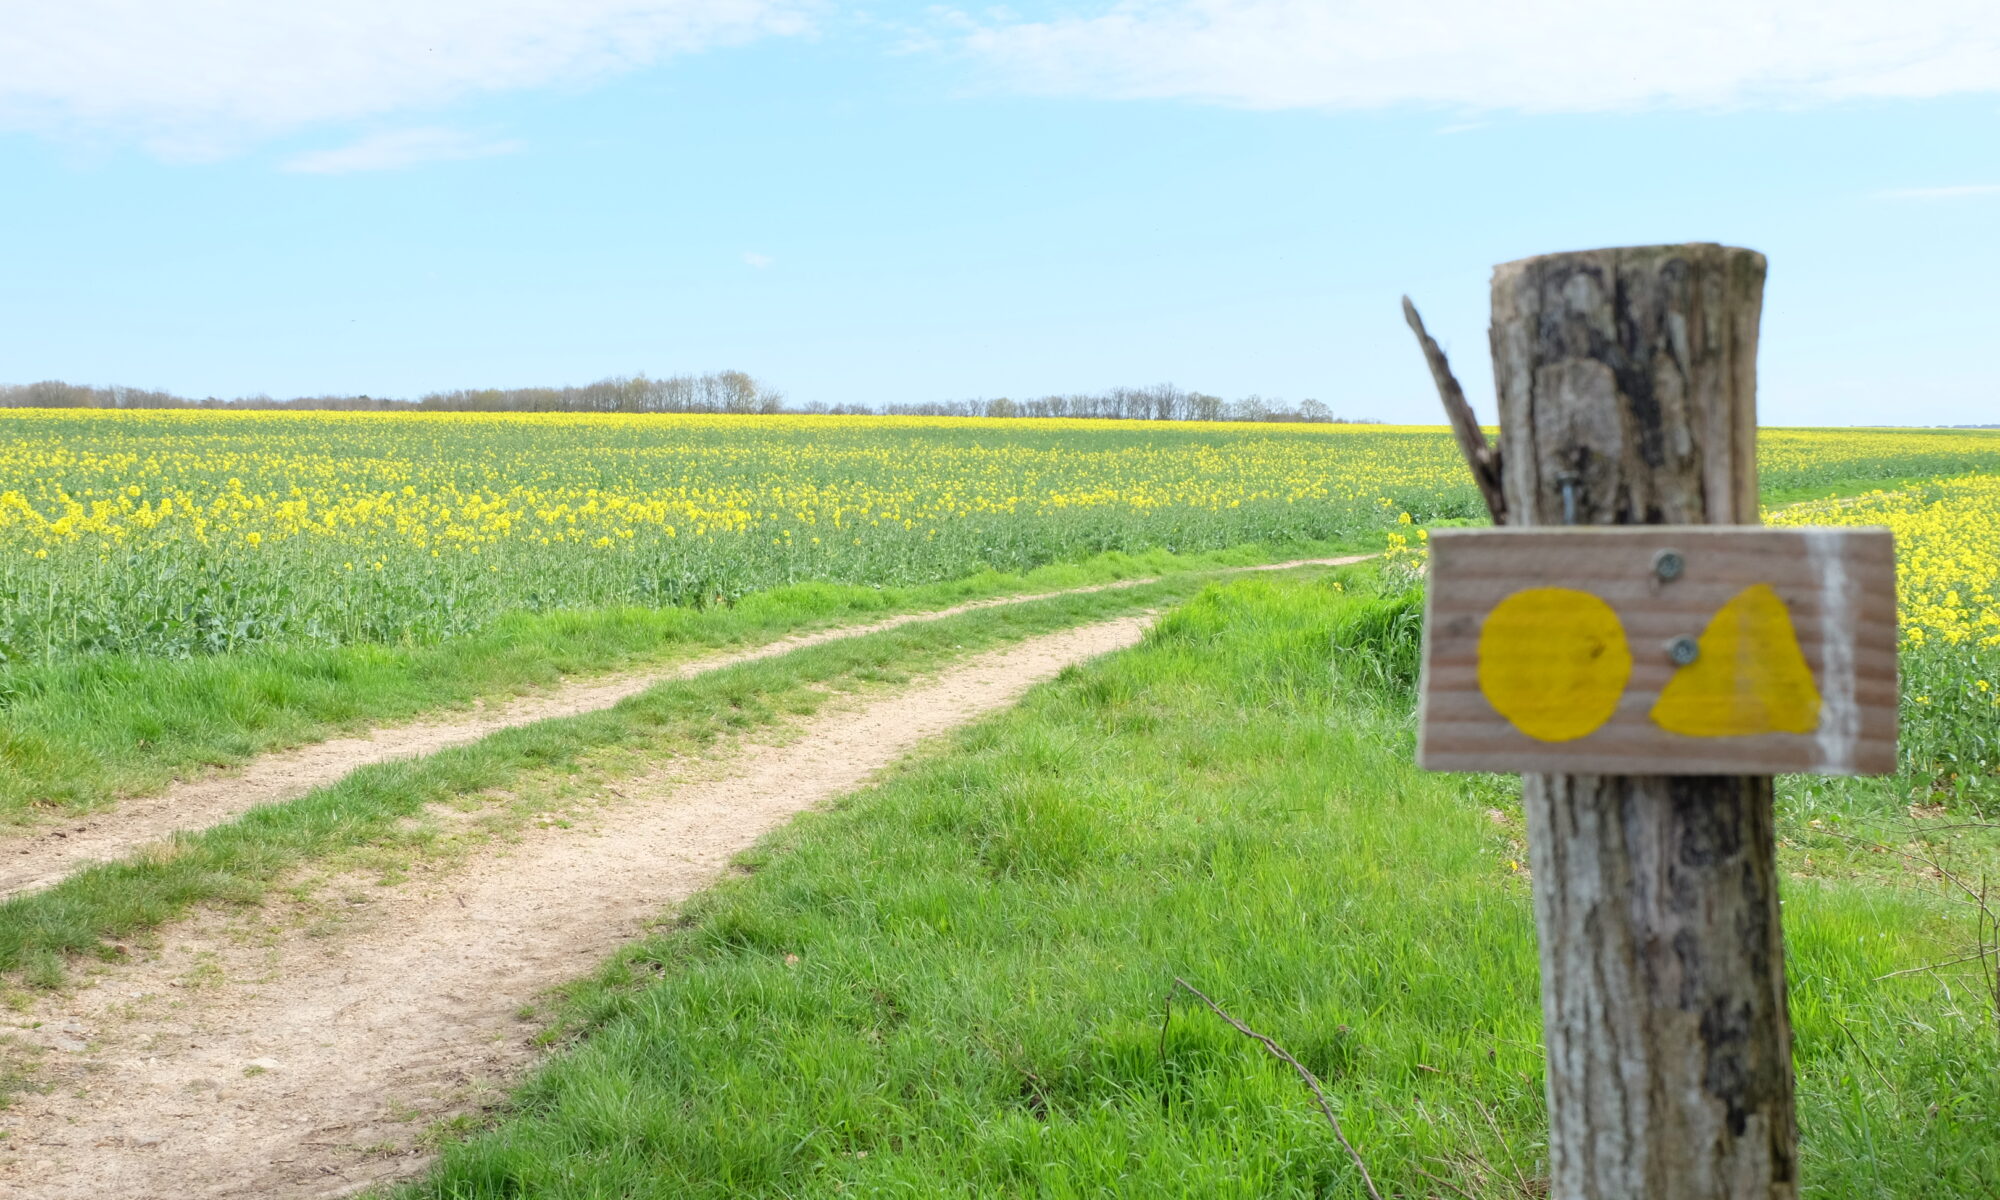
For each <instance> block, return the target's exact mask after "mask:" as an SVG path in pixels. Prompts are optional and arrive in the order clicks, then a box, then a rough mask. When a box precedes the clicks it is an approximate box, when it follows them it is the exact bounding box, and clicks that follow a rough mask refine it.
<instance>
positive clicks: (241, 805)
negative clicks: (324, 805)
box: [0, 554, 1373, 899]
mask: <svg viewBox="0 0 2000 1200" xmlns="http://www.w3.org/2000/svg"><path fill="white" fill-rule="evenodd" d="M1371 557H1373V556H1372V555H1367V554H1356V555H1349V556H1346V557H1342V558H1308V559H1297V560H1294V561H1291V562H1283V563H1269V564H1265V565H1261V566H1255V567H1234V568H1228V569H1226V570H1225V571H1222V572H1217V573H1218V574H1225V573H1227V574H1240V573H1244V572H1250V571H1281V570H1287V569H1289V568H1292V567H1305V566H1340V565H1345V564H1347V563H1354V562H1360V561H1361V560H1363V559H1366V558H1371ZM1152 582H1154V580H1152V579H1132V580H1124V581H1121V582H1118V583H1104V584H1096V585H1093V586H1090V587H1080V588H1069V589H1066V590H1063V591H1056V592H1038V593H1036V594H1034V595H1029V596H1002V597H996V598H994V599H991V600H975V601H972V602H970V603H967V604H960V605H956V606H954V607H952V608H946V609H937V610H933V611H930V612H919V613H906V614H904V615H902V616H896V617H890V618H888V619H886V620H881V621H873V622H870V623H868V624H866V625H849V626H842V627H839V628H835V629H823V630H819V631H816V632H813V633H806V634H799V635H796V636H793V637H786V638H780V639H778V640H777V641H775V642H769V643H767V644H765V645H762V646H756V647H753V648H751V649H748V650H735V651H728V652H725V653H721V654H709V655H703V656H702V657H700V658H697V659H694V660H692V661H689V662H683V663H677V664H675V665H673V666H670V667H662V668H658V669H654V670H645V671H634V672H627V673H624V674H619V675H612V676H606V677H597V678H592V679H584V680H578V681H575V682H570V683H564V684H561V685H559V686H557V687H556V688H554V689H552V690H549V691H546V692H542V693H539V694H537V695H532V696H524V697H520V698H517V699H513V700H509V701H506V702H505V703H502V704H496V705H492V706H487V707H483V708H480V709H475V710H474V711H473V712H471V713H467V714H457V715H453V716H451V717H448V718H445V719H442V720H433V721H420V722H416V723H413V724H407V725H395V726H388V727H385V728H382V729H377V730H375V731H373V732H371V733H368V734H365V735H363V736H360V737H344V738H335V739H333V740H331V741H325V742H315V743H313V744H312V745H308V746H301V747H299V748H297V749H295V750H286V751H282V752H279V753H275V754H269V755H265V756H263V757H261V758H257V759H254V760H252V761H251V762H250V763H249V764H248V765H247V766H245V767H243V768H242V769H241V770H239V771H234V772H231V773H228V774H214V775H207V776H204V777H202V778H199V779H194V780H188V781H184V782H181V783H176V784H174V785H173V786H171V787H169V788H167V789H166V790H165V791H163V792H160V793H158V794H156V795H152V796H145V797H140V798H136V799H131V800H126V801H123V802H121V803H120V804H119V805H118V807H117V808H115V809H111V810H107V811H104V812H98V813H92V814H90V815H88V816H83V817H74V818H71V819H68V820H65V821H63V822H62V823H60V824H56V825H50V826H45V827H41V828H37V829H34V830H32V831H30V832H27V833H24V834H19V835H16V836H14V837H12V838H7V839H4V840H0V899H5V898H6V897H8V896H12V895H16V894H19V893H22V892H31V891H36V890H38V889H40V888H44V887H48V886H51V885H53V884H55V883H56V882H58V881H59V880H61V879H62V878H63V877H64V876H65V875H68V874H69V873H70V872H71V871H74V870H76V869H77V868H79V867H82V866H85V865H88V864H90V863H93V862H104V861H107V860H110V859H117V858H123V857H125V856H126V855H128V854H130V853H132V852H133V851H135V850H137V849H139V848H140V847H141V846H145V845H147V844H149V843H152V842H156V841H159V840H161V839H162V838H165V837H166V836H167V835H169V834H171V833H173V832H174V831H176V830H180V829H205V828H207V827H208V826H211V825H218V824H221V823H223V822H225V821H230V820H234V819H235V818H236V817H238V816H241V815H242V814H243V813H245V812H247V811H249V810H250V809H252V808H255V807H256V806H258V805H260V804H270V803H273V802H275V801H280V800H289V799H291V798H292V797H294V796H301V795H304V794H305V793H307V792H309V791H311V790H312V789H314V788H316V787H319V786H321V785H322V784H328V783H332V782H334V781H335V780H337V779H340V778H341V777H342V776H345V775H346V774H348V773H349V772H350V771H353V770H354V769H355V768H357V767H363V766H367V765H368V764H370V763H378V762H382V761H384V760H387V759H392V758H406V757H411V756H414V755H420V754H429V753H432V752H433V751H437V750H442V749H444V748H445V747H447V746H456V745H460V744H462V743H465V742H473V741H477V740H479V739H480V738H482V737H485V736H486V735H487V734H489V733H492V732H494V731H496V730H499V729H505V728H507V727H509V726H512V725H526V724H529V723H531V722H534V721H541V720H546V719H547V718H550V717H568V716H575V715H576V714H578V713H586V712H592V711H595V710H597V709H600V708H609V707H611V706H612V705H614V704H616V703H618V702H619V701H620V700H623V699H625V698H626V697H627V696H635V695H637V694H639V693H640V692H643V691H645V690H646V689H647V688H650V687H653V686H654V685H656V684H659V683H662V682H665V681H667V680H670V679H686V678H688V677H690V676H693V675H699V674H702V673H704V672H708V671H716V670H720V669H722V668H724V667H730V666H735V665H736V664H738V663H745V662H751V661H754V660H756V659H760V658H770V657H773V656H775V655H779V654H786V653H789V652H790V651H793V650H797V649H800V648H801V647H804V646H815V645H819V644H820V643H822V642H831V641H837V640H839V639H842V638H851V637H862V636H864V635H866V634H870V633H880V632H881V631H883V630H885V629H895V628H897V627H899V626H903V625H909V624H913V623H915V622H918V621H936V620H940V619H942V618H945V617H950V616H956V615H958V614H959V613H964V612H971V611H973V610H975V609H981V608H995V607H999V606H1001V605H1007V604H1026V603H1028V602H1030V601H1034V600H1046V599H1050V598H1051V597H1055V596H1068V595H1079V594H1082V593H1086V592H1103V591H1114V590H1118V589H1122V588H1132V587H1138V586H1140V585H1141V584H1146V583H1152Z"/></svg>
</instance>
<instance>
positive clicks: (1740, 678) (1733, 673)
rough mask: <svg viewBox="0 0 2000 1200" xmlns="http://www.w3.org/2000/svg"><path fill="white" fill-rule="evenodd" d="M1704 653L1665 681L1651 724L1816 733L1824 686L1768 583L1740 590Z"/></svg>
mask: <svg viewBox="0 0 2000 1200" xmlns="http://www.w3.org/2000/svg"><path fill="white" fill-rule="evenodd" d="M1698 645H1699V646H1700V648H1701V653H1700V655H1699V656H1698V657H1697V658H1696V659H1695V661H1694V662H1693V663H1690V664H1689V665H1687V666H1685V667H1682V668H1681V669H1680V670H1679V671H1677V672H1675V673H1674V677H1673V678H1672V679H1670V680H1668V681H1667V686H1666V688H1665V689H1664V690H1662V691H1661V692H1660V699H1659V701H1658V702H1657V703H1655V704H1654V705H1653V723H1654V724H1656V725H1658V726H1659V727H1660V728H1662V729H1664V730H1667V731H1668V732H1669V733H1678V734H1682V735H1684V736H1687V737H1744V736H1748V735H1750V734H1757V733H1811V732H1812V731H1813V730H1815V729H1817V728H1819V713H1820V697H1819V689H1818V688H1817V687H1815V686H1814V685H1813V677H1812V669H1811V668H1810V667H1808V666H1806V656H1805V652H1804V651H1803V650H1801V649H1799V637H1798V633H1797V631H1796V630H1794V629H1793V628H1792V616H1791V614H1790V613H1789V612H1787V611H1786V610H1785V602H1784V601H1783V600H1780V599H1779V598H1778V593H1777V592H1775V591H1773V590H1772V589H1771V585H1770V584H1768V583H1759V584H1754V585H1752V586H1750V587H1747V588H1744V589H1743V590H1742V591H1740V592H1738V593H1736V595H1735V596H1734V597H1732V598H1731V599H1730V601H1729V603H1727V604H1725V605H1723V606H1722V610H1721V611H1720V612H1718V613H1716V614H1715V616H1714V618H1713V619H1711V620H1710V621H1709V623H1708V628H1707V629H1705V630H1703V631H1702V634H1701V639H1700V641H1699V643H1698Z"/></svg>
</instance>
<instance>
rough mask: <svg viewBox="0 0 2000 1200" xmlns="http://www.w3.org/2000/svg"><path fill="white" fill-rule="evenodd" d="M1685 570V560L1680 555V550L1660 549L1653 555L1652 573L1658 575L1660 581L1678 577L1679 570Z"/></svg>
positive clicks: (1679, 575) (1679, 574)
mask: <svg viewBox="0 0 2000 1200" xmlns="http://www.w3.org/2000/svg"><path fill="white" fill-rule="evenodd" d="M1685 570H1687V560H1686V559H1684V558H1682V557H1681V552H1680V551H1678V550H1662V551H1660V552H1659V553H1658V554H1655V555H1654V556H1653V574H1655V575H1657V576H1659V577H1660V579H1661V580H1662V581H1666V580H1670V579H1679V578H1680V577H1681V572H1682V571H1685Z"/></svg>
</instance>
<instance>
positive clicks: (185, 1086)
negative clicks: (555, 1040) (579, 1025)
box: [0, 616, 1150, 1200]
mask: <svg viewBox="0 0 2000 1200" xmlns="http://www.w3.org/2000/svg"><path fill="white" fill-rule="evenodd" d="M1149 622H1150V616H1135V617H1127V618H1123V619H1119V620H1113V621H1106V622H1101V623H1097V624H1093V625H1087V626H1082V627H1079V628H1075V629H1070V630H1066V631H1063V632H1061V633H1055V634H1047V635H1043V636H1040V637H1036V638H1032V639H1029V640H1027V641H1023V642H1020V643H1017V644H1015V645H1013V646H1011V647H1008V648H1004V649H1001V650H995V651H989V652H987V653H984V654H981V655H978V656H976V657H974V658H971V659H969V660H966V661H964V662H962V663H959V664H958V665H955V666H952V667H950V668H948V669H946V670H945V671H943V672H941V673H940V674H938V675H935V676H933V677H931V678H930V679H928V680H924V681H919V682H917V683H915V684H912V685H909V686H907V687H906V688H904V689H903V690H901V691H899V692H895V693H891V694H889V695H887V696H886V697H880V698H875V699H870V700H863V701H858V702H857V703H856V704H855V705H854V706H852V707H849V708H846V709H844V710H840V711H834V712H830V713H825V714H822V715H820V716H817V717H814V718H809V719H807V720H806V721H804V722H802V723H801V724H799V725H797V726H792V727H790V728H789V729H788V730H787V731H786V732H784V733H781V734H779V735H778V736H776V737H773V738H771V739H770V741H768V742H754V741H753V742H750V743H747V744H744V745H742V746H740V747H739V748H738V749H737V750H736V751H734V752H733V753H730V754H728V755H726V756H725V757H723V758H721V759H719V760H713V761H711V762H709V763H708V764H706V765H707V766H708V767H709V768H710V769H709V770H708V771H707V772H706V774H705V776H704V775H703V774H702V773H699V772H690V771H688V770H686V769H685V768H681V769H675V768H666V769H662V770H660V771H658V772H656V773H654V774H652V775H649V776H645V777H641V778H639V779H628V780H625V781H622V782H621V783H620V784H619V785H618V788H617V792H616V793H615V795H617V796H619V797H620V798H619V799H617V800H615V801H611V802H608V805H607V807H604V808H602V809H599V810H596V811H597V814H598V820H597V823H596V825H595V827H594V828H590V829H572V830H567V831H565V830H559V829H553V828H549V829H540V830H534V831H530V832H529V833H527V834H526V835H525V836H524V838H523V840H522V841H521V842H520V843H519V844H517V845H515V846H513V847H510V848H506V849H503V850H499V851H495V852H491V853H486V854H482V855H481V856H479V857H478V858H477V859H475V860H474V862H473V863H472V864H471V865H470V866H468V867H466V868H464V869H462V870H458V871H454V872H452V873H450V874H449V875H448V876H445V877H442V878H438V879H434V880H431V881H429V882H428V884H427V885H419V884H410V885H406V886H404V887H402V888H399V889H387V890H385V889H381V888H377V887H374V886H372V885H367V886H363V887H357V888H356V889H354V891H355V892H357V893H363V894H372V895H374V896H375V897H376V898H374V899H372V900H369V901H367V902H366V904H365V906H364V909H363V912H364V915H362V916H360V917H357V918H355V919H354V920H352V921H351V922H350V925H349V927H347V928H343V929H341V930H338V931H336V932H334V933H332V934H331V935H328V934H325V933H321V934H320V935H318V936H315V935H314V933H313V932H312V931H311V930H310V929H305V928H297V927H291V928H284V927H282V926H280V927H278V928H279V929H280V931H279V932H276V933H275V934H273V933H272V932H271V929H272V927H269V926H267V927H265V929H264V933H265V936H256V935H254V934H253V935H251V936H246V935H245V933H244V931H243V929H242V927H241V924H240V922H239V923H238V925H237V926H235V927H231V926H230V925H229V924H228V923H227V921H226V920H225V918H223V917H222V916H220V915H215V914H211V916H210V917H208V918H206V919H205V920H201V921H195V922H189V923H184V924H182V925H179V926H175V927H173V928H172V929H170V930H169V931H168V933H167V935H166V937H165V939H164V943H163V944H162V946H161V947H160V948H159V949H158V950H157V951H156V952H153V953H151V954H149V955H148V956H147V957H146V958H145V959H144V960H143V961H133V962H128V963H123V964H118V965H113V966H110V967H108V968H106V969H104V970H103V972H102V973H101V974H99V975H98V976H97V977H95V978H94V979H93V981H92V982H91V983H90V984H89V985H88V986H85V987H82V988H80V989H79V990H78V991H77V992H75V993H73V994H70V995H55V996H48V997H44V998H42V999H41V1000H40V1001H38V1002H37V1003H36V1004H35V1006H34V1007H33V1009H32V1011H29V1012H26V1013H20V1014H8V1015H6V1016H4V1017H0V1034H10V1035H13V1036H14V1037H15V1038H17V1039H19V1040H23V1041H27V1042H31V1043H39V1044H40V1045H42V1046H43V1047H45V1049H44V1050H43V1051H42V1053H41V1057H40V1063H39V1069H38V1070H37V1072H36V1078H37V1079H38V1081H40V1082H42V1083H45V1084H47V1085H48V1086H47V1087H45V1088H44V1089H43V1090H41V1091H39V1092H25V1093H20V1094H17V1096H16V1097H15V1104H14V1107H13V1108H12V1109H10V1110H7V1111H5V1112H0V1127H4V1128H5V1129H6V1130H7V1133H8V1136H7V1137H5V1138H4V1139H0V1193H5V1194H6V1195H8V1196H10V1197H18V1198H20V1200H68V1198H83V1197H90V1198H93V1200H94V1198H96V1197H102V1196H174V1197H179V1198H187V1200H220V1198H234V1197H251V1196H256V1197H320V1196H338V1195H345V1194H348V1193H351V1192H354V1191H358V1190H361V1189H363V1188H365V1187H367V1186H369V1185H370V1184H372V1183H375V1182H379V1181H381V1180H384V1179H389V1178H395V1177H400V1176H406V1175H408V1174H411V1173H413V1172H415V1171H417V1170H419V1169H420V1168H421V1167H422V1166H423V1165H424V1163H425V1162H426V1161H428V1151H427V1150H426V1149H424V1148H423V1145H422V1143H421V1134H422V1130H423V1128H424V1127H425V1125H426V1124H427V1123H428V1122H431V1121H434V1120H437V1119H441V1118H444V1117H448V1116H450V1115H453V1114H455V1113H458V1112H463V1111H467V1110H469V1109H471V1108H475V1107H477V1106H478V1105H479V1103H480V1102H481V1101H482V1100H488V1101H490V1100H491V1099H492V1098H494V1097H495V1096H496V1095H497V1094H498V1090H499V1089H501V1088H503V1087H505V1086H506V1084H507V1083H509V1082H510V1081H511V1080H512V1079H513V1078H515V1077H517V1076H518V1074H519V1073H520V1072H521V1071H522V1070H523V1069H524V1068H526V1067H527V1066H528V1065H530V1064H531V1063H532V1061H533V1060H534V1059H535V1058H536V1056H537V1050H536V1048H535V1047H534V1045H533V1044H532V1034H533V1032H534V1030H533V1028H532V1026H530V1025H529V1024H526V1023H524V1022H523V1021H522V1020H520V1019H519V1016H518V1014H519V1012H520V1010H521V1009H522V1007H523V1006H524V1005H527V1004H531V1003H534V1002H535V1001H537V1000H538V999H539V998H540V997H542V996H543V994H544V993H545V992H546V991H547V990H548V989H549V988H551V987H554V986H556V985H558V984H561V983H564V982H567V981H569V980H572V979H575V978H577V977H579V976H582V975H584V974H586V973H588V972H589V971H590V970H591V969H593V968H594V967H595V966H597V965H598V964H599V963H600V962H601V961H602V960H603V959H604V957H605V956H606V955H608V954H609V953H611V952H612V951H613V950H615V949H616V948H617V947H618V946H620V945H622V944H624V943H626V942H629V941H631V940H632V939H633V938H634V937H636V936H638V935H639V934H640V933H641V932H642V930H643V928H644V927H645V926H646V924H647V923H648V922H650V921H652V920H654V919H656V918H658V917H660V916H661V915H663V914H664V913H665V912H666V911H667V910H669V909H671V908H672V907H673V906H674V905H676V904H677V903H679V902H680V901H682V900H684V899H686V898H687V897H688V896H689V895H691V894H692V893H694V892H695V891H697V890H699V889H701V888H702V887H704V886H707V885H708V884H710V883H712V882H713V881H715V880H716V879H717V878H718V877H719V876H720V875H722V874H723V873H724V872H725V871H726V870H727V869H728V864H729V862H730V860H731V858H732V857H733V856H734V855H735V854H737V853H739V852H741V851H742V850H744V849H746V848H748V847H749V846H750V845H751V844H752V843H753V842H755V841H756V840H757V838H759V837H760V836H762V835H763V834H765V833H766V832H768V831H770V830H771V829H773V828H775V827H776V826H778V825H780V824H782V823H784V822H785V821H786V820H787V819H789V818H790V817H791V816H792V815H793V814H795V813H797V812H799V811H800V810H802V809H805V808H808V807H812V806H814V805H817V804H821V803H824V802H825V801H827V800H830V799H832V798H834V797H836V796H839V795H841V794H843V793H846V792H849V791H852V790H853V789H855V788H856V787H858V786H861V785H862V784H864V783H866V782H867V780H868V779H869V777H870V776H871V775H873V774H874V773H875V772H877V771H878V770H880V769H881V768H883V767H884V766H887V765H888V764H890V763H892V762H894V761H895V760H897V759H898V758H900V757H902V756H903V755H905V754H906V753H908V752H909V751H911V750H912V749H914V748H916V747H917V745H918V744H919V743H920V742H921V741H923V740H924V739H926V738H930V737H933V736H935V735H938V734H942V733H945V732H947V731H949V730H952V729H954V728H957V727H959V726H962V725H964V724H966V723H968V722H970V721H973V720H975V719H977V718H979V717H981V716H984V715H986V714H988V713H992V712H995V711H997V710H999V709H1002V708H1005V707H1006V706H1008V705H1010V704H1012V703H1014V702H1015V701H1016V700H1018V699H1019V698H1020V697H1021V695H1022V694H1023V693H1024V692H1026V691H1027V690H1028V688H1030V687H1031V686H1033V685H1034V684H1037V683H1040V682H1042V681H1044V680H1047V679H1050V678H1052V677H1053V676H1054V675H1056V673H1057V672H1059V671H1060V670H1062V669H1063V668H1064V667H1066V666H1069V665H1071V664H1073V663H1078V662H1082V661H1084V660H1086V659H1089V658H1092V657H1094V656H1097V655H1100V654H1104V653H1107V652H1110V651H1113V650H1118V649H1122V648H1124V647H1127V646H1130V645H1132V644H1134V643H1135V642H1137V641H1138V639H1139V637H1140V635H1141V634H1142V633H1143V631H1144V630H1145V628H1146V626H1147V624H1148V623H1149Z"/></svg>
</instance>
